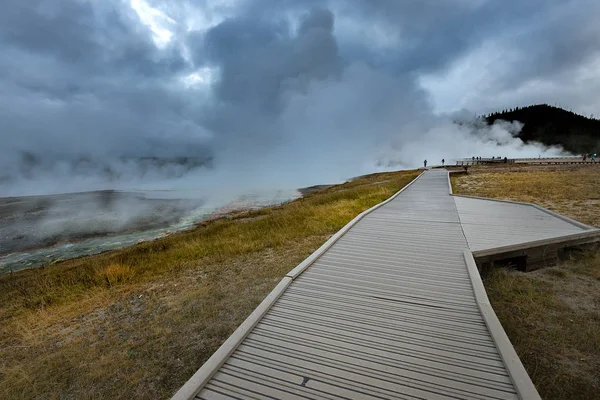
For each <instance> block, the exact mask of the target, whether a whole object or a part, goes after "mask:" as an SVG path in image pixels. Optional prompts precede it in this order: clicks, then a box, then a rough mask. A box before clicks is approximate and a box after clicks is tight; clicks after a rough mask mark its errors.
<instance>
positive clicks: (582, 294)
mask: <svg viewBox="0 0 600 400" xmlns="http://www.w3.org/2000/svg"><path fill="white" fill-rule="evenodd" d="M452 185H453V189H454V192H455V193H457V194H468V195H476V196H485V197H494V198H499V199H508V200H516V201H526V202H533V203H537V204H540V205H543V206H544V207H547V208H549V209H551V210H553V211H556V212H559V213H561V214H564V215H567V216H569V217H571V218H574V219H577V220H579V221H582V222H585V223H587V224H590V225H594V226H599V225H600V168H598V167H596V166H577V167H571V166H558V167H555V166H551V167H547V166H544V167H527V166H514V167H509V168H473V169H472V170H470V173H469V175H461V176H456V177H453V178H452ZM484 284H485V286H486V290H487V292H488V296H489V298H490V301H491V302H492V305H493V307H494V310H495V311H496V314H497V315H498V318H499V319H500V321H501V322H502V325H503V326H504V329H505V330H506V333H507V334H508V336H509V338H510V340H511V342H512V343H513V345H514V347H515V349H516V350H517V353H518V354H519V357H520V358H521V360H522V361H523V364H524V365H525V368H526V369H527V371H528V373H529V375H530V376H531V378H532V380H533V382H534V383H535V385H536V387H537V389H538V391H539V392H540V395H541V396H542V398H543V399H546V400H550V399H564V400H571V399H582V400H583V399H585V400H588V399H600V373H599V372H598V371H600V254H598V253H596V254H582V255H581V256H580V257H577V258H576V259H573V260H569V261H567V262H565V263H563V264H561V265H559V266H556V267H553V268H548V269H543V270H538V271H534V272H530V273H523V272H518V271H515V270H506V269H495V270H493V271H492V272H491V273H490V275H489V276H485V277H484Z"/></svg>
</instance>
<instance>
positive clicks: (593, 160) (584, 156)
mask: <svg viewBox="0 0 600 400" xmlns="http://www.w3.org/2000/svg"><path fill="white" fill-rule="evenodd" d="M587 156H588V155H587V154H584V155H583V161H587ZM590 159H591V160H592V162H596V153H592V154H590Z"/></svg>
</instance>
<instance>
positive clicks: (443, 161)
mask: <svg viewBox="0 0 600 400" xmlns="http://www.w3.org/2000/svg"><path fill="white" fill-rule="evenodd" d="M445 162H446V161H445V160H444V159H443V158H442V167H443V166H444V163H445Z"/></svg>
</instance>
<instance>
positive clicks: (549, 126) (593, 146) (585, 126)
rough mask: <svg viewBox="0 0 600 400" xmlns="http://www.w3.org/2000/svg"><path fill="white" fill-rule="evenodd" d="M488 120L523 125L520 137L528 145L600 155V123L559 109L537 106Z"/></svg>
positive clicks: (505, 113) (493, 115)
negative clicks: (542, 144)
mask: <svg viewBox="0 0 600 400" xmlns="http://www.w3.org/2000/svg"><path fill="white" fill-rule="evenodd" d="M485 118H486V120H487V122H488V123H490V124H491V123H493V122H494V121H496V120H498V119H500V120H505V121H511V122H512V121H520V122H522V123H523V124H524V125H523V129H522V130H521V132H520V133H519V137H520V138H521V139H522V140H523V141H525V142H528V141H537V142H541V143H544V144H546V145H561V146H562V147H563V148H564V149H565V150H567V151H569V152H572V153H575V154H583V153H600V120H598V119H595V118H588V117H584V116H582V115H578V114H575V113H573V112H571V111H567V110H563V109H562V108H559V107H553V106H550V105H548V104H536V105H532V106H527V107H517V108H515V109H511V110H504V111H502V112H495V113H492V114H490V115H487V116H486V117H485Z"/></svg>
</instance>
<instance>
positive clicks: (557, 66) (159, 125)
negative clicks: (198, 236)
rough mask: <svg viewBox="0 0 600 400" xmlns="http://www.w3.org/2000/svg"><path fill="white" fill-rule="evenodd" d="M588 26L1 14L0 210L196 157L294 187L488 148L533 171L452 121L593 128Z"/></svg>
mask: <svg viewBox="0 0 600 400" xmlns="http://www.w3.org/2000/svg"><path fill="white" fill-rule="evenodd" d="M599 19H600V2H598V1H597V0H577V1H565V0H562V1H554V0H527V1H523V0H518V1H517V0H502V1H495V0H494V1H492V0H488V1H486V0H406V1H404V0H379V1H377V0H353V1H341V0H330V1H326V0H321V1H317V0H289V1H288V0H253V1H251V0H237V1H236V0H221V1H217V0H215V1H210V0H189V1H186V0H171V1H164V0H131V1H129V0H127V1H125V0H103V1H83V0H81V1H77V0H47V1H44V0H27V1H23V0H3V1H2V2H0V123H1V125H0V141H1V142H0V145H1V146H0V168H1V169H2V172H0V190H2V192H0V195H7V194H15V193H22V192H23V193H24V192H27V193H35V192H51V191H66V190H76V189H77V188H84V187H86V188H88V187H89V188H96V187H98V188H99V187H106V186H107V185H108V184H107V182H108V181H110V182H115V181H117V182H123V181H126V182H128V184H129V185H131V182H132V181H133V182H142V181H144V182H145V181H152V182H156V181H157V180H160V179H163V180H164V179H167V180H168V181H170V182H172V181H176V180H177V179H180V178H181V177H182V176H183V175H185V173H186V171H187V169H186V168H189V165H188V166H186V167H185V168H184V169H183V170H179V169H178V168H179V167H177V166H173V165H167V166H166V167H165V165H164V164H160V165H159V166H156V165H154V164H152V163H150V164H152V165H150V166H148V163H146V164H143V165H142V166H140V165H139V163H138V162H137V161H130V160H138V159H140V158H144V157H145V158H149V157H155V158H161V159H181V158H182V157H194V158H197V159H199V160H201V161H199V164H198V165H200V167H198V165H196V164H194V165H193V168H192V169H194V168H196V167H198V168H196V169H194V171H195V175H194V176H195V177H196V178H198V181H197V182H207V183H206V184H208V182H212V184H215V182H217V181H220V180H221V181H222V180H227V179H233V178H231V177H232V176H233V175H234V174H235V176H236V177H237V179H239V180H240V181H241V182H247V183H248V185H256V184H258V182H259V181H270V182H283V181H289V182H293V183H292V184H298V185H300V184H310V183H320V182H324V181H328V180H336V179H342V178H347V177H349V176H352V174H355V173H361V172H369V171H371V170H376V169H378V168H391V167H394V166H396V167H398V166H401V167H413V166H416V165H418V164H420V163H421V162H422V160H423V158H428V157H429V158H430V160H434V162H437V161H438V159H441V158H442V157H445V158H446V159H450V158H452V157H463V156H470V155H472V154H480V153H486V152H487V153H489V155H493V154H496V153H498V152H499V151H500V148H496V147H494V146H496V145H495V143H497V142H500V143H503V145H504V146H505V147H503V148H502V149H506V150H505V151H504V153H505V154H507V155H513V154H523V155H537V154H538V152H539V151H542V150H539V149H538V148H533V147H527V146H522V144H520V143H518V142H514V141H511V139H510V132H514V129H518V128H515V127H504V128H502V129H500V128H498V127H496V128H493V129H492V128H489V129H488V128H486V129H482V130H480V131H478V133H477V135H478V136H477V137H474V136H473V134H472V132H466V131H465V130H464V129H461V128H457V127H449V126H448V121H449V119H452V118H455V116H456V113H459V114H460V115H461V116H465V115H475V114H481V113H487V112H490V111H494V110H499V109H503V108H509V107H514V106H517V105H527V104H532V103H541V102H543V103H549V104H556V105H560V106H562V107H564V108H568V109H572V110H573V111H575V112H578V113H581V114H584V115H588V116H589V115H590V114H595V115H600V96H598V93H600V23H598V21H599ZM448 115H452V116H451V117H448ZM490 141H491V142H490ZM492 142H493V143H492ZM490 143H491V144H490ZM484 155H485V154H484ZM496 155H497V154H496ZM430 162H431V161H430ZM165 168H167V169H168V171H167V172H164V171H163V169H165ZM159 170H160V171H159ZM208 170H210V171H211V172H210V173H209V172H208ZM109 178H110V179H109ZM186 182H188V184H189V181H186Z"/></svg>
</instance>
